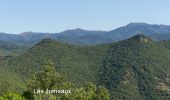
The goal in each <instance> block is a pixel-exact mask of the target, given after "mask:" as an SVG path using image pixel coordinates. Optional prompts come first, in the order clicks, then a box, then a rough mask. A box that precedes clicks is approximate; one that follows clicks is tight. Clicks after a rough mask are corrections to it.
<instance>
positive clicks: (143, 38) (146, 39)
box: [130, 34, 152, 42]
mask: <svg viewBox="0 0 170 100" xmlns="http://www.w3.org/2000/svg"><path fill="white" fill-rule="evenodd" d="M130 40H137V41H140V42H152V40H151V39H150V38H149V37H147V36H145V35H143V34H138V35H135V36H133V37H131V38H130Z"/></svg>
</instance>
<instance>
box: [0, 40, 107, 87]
mask: <svg viewBox="0 0 170 100" xmlns="http://www.w3.org/2000/svg"><path fill="white" fill-rule="evenodd" d="M107 48H108V45H98V46H74V45H69V44H65V43H61V42H56V41H54V40H51V39H45V40H43V41H41V42H39V43H38V44H36V45H35V46H33V47H32V48H30V49H29V50H28V51H27V52H26V53H24V54H22V55H21V56H18V57H13V58H9V60H6V61H4V62H2V64H0V66H3V64H6V67H8V68H10V69H11V70H13V71H15V72H16V73H19V74H20V75H21V76H22V77H23V79H26V80H27V79H28V77H30V76H31V74H33V73H34V72H36V71H38V70H41V69H42V65H43V64H44V62H46V61H48V60H51V61H52V62H54V64H55V67H56V69H58V70H59V71H60V73H61V74H62V75H64V77H66V79H67V80H69V81H71V82H73V83H74V84H75V85H77V86H79V85H82V84H84V83H85V81H87V82H88V81H92V82H97V80H98V72H99V69H100V67H101V65H102V64H101V62H102V58H103V57H104V55H105V53H106V51H107Z"/></svg>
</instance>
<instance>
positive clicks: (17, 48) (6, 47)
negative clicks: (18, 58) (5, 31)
mask: <svg viewBox="0 0 170 100" xmlns="http://www.w3.org/2000/svg"><path fill="white" fill-rule="evenodd" d="M28 48H29V47H28V46H26V45H18V44H15V43H10V42H6V41H0V49H1V50H0V55H1V56H15V55H19V54H22V53H24V52H25V51H26V50H27V49H28Z"/></svg>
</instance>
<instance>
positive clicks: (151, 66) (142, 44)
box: [101, 35, 170, 100]
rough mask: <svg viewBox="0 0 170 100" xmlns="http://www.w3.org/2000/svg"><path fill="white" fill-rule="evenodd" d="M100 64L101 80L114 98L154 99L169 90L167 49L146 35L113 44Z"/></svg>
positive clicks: (169, 60)
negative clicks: (101, 66)
mask: <svg viewBox="0 0 170 100" xmlns="http://www.w3.org/2000/svg"><path fill="white" fill-rule="evenodd" d="M103 64H104V65H103V68H102V70H101V71H102V74H101V83H102V84H103V83H104V84H105V85H106V86H107V87H108V88H109V89H110V91H111V94H112V97H113V98H114V99H125V100H132V99H134V100H139V99H141V100H155V99H163V97H162V96H160V95H161V93H160V92H162V93H164V92H165V93H166V91H168V92H170V91H169V77H168V76H169V72H168V70H169V65H170V50H168V49H167V48H165V47H163V46H161V45H160V44H158V43H155V42H153V41H152V40H150V39H149V38H147V37H145V36H142V35H137V36H135V37H132V38H130V39H128V40H125V41H121V42H118V43H116V44H113V45H112V46H111V47H110V49H109V50H108V54H107V56H106V58H105V60H104V63H103ZM160 85H161V86H160ZM167 98H168V96H167ZM167 98H166V99H167ZM166 99H165V100H166Z"/></svg>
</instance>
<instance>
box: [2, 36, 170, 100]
mask: <svg viewBox="0 0 170 100" xmlns="http://www.w3.org/2000/svg"><path fill="white" fill-rule="evenodd" d="M167 45H169V43H168V42H166V43H165V42H163V43H161V42H160V43H158V42H154V41H153V40H151V39H150V38H148V37H146V36H143V35H136V36H134V37H132V38H130V39H127V40H123V41H120V42H116V43H112V44H105V45H96V46H76V45H69V44H65V43H61V42H56V41H54V40H51V39H45V40H43V41H41V42H39V43H38V44H36V45H35V46H33V47H32V48H30V49H28V50H27V52H26V53H23V54H21V55H20V56H16V57H11V58H8V59H6V60H3V61H1V62H0V69H1V79H2V80H1V81H0V82H1V83H4V82H5V83H4V85H1V88H0V89H1V91H2V90H4V87H5V88H6V87H7V86H6V83H8V84H9V86H10V87H8V88H9V89H7V90H6V91H8V90H10V91H14V92H17V93H22V92H23V91H26V85H25V84H26V82H27V80H29V79H31V78H32V77H31V76H32V75H33V74H34V72H37V71H39V70H43V65H44V63H45V62H46V61H49V60H50V61H52V62H53V63H54V67H55V69H57V72H58V73H59V74H61V75H62V76H63V77H64V78H65V80H66V81H67V82H71V83H72V84H73V86H74V87H76V88H81V87H86V82H93V83H94V84H96V85H97V87H98V86H99V85H104V86H105V87H106V88H107V89H108V90H109V93H110V94H111V98H112V99H114V100H122V99H124V100H140V99H141V100H160V99H163V100H167V99H169V97H170V96H168V95H169V94H168V93H170V77H169V76H170V73H169V70H170V50H169V49H168V46H167ZM9 77H11V78H9ZM1 83H0V84H1ZM6 91H4V92H2V93H1V94H3V93H5V92H6ZM165 95H167V96H165Z"/></svg>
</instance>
